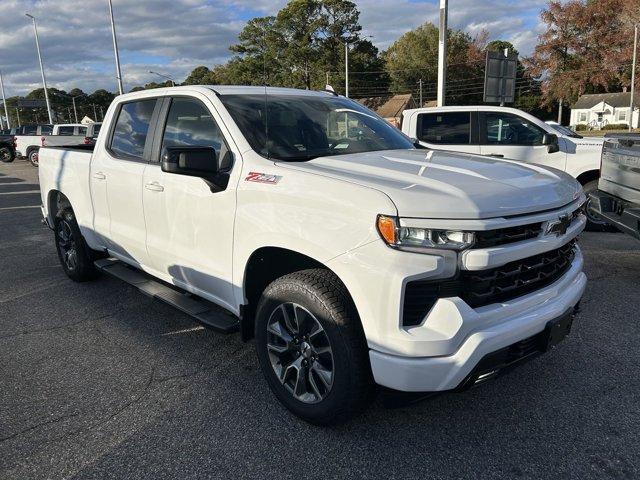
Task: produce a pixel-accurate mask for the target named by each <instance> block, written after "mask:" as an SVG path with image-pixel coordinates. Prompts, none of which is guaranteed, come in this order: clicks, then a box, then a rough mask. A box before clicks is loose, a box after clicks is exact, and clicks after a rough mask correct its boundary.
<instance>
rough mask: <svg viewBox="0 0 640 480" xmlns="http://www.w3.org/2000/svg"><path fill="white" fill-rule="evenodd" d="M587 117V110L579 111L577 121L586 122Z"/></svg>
mask: <svg viewBox="0 0 640 480" xmlns="http://www.w3.org/2000/svg"><path fill="white" fill-rule="evenodd" d="M587 118H588V114H587V112H579V113H578V121H579V122H586V121H587Z"/></svg>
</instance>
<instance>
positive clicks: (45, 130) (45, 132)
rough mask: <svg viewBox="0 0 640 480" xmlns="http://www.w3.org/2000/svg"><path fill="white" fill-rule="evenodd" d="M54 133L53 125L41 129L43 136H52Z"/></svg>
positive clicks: (43, 126)
mask: <svg viewBox="0 0 640 480" xmlns="http://www.w3.org/2000/svg"><path fill="white" fill-rule="evenodd" d="M52 133H53V125H42V127H40V134H41V135H51V134H52Z"/></svg>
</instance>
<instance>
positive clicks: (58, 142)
mask: <svg viewBox="0 0 640 480" xmlns="http://www.w3.org/2000/svg"><path fill="white" fill-rule="evenodd" d="M86 134H87V126H86V125H82V124H80V123H67V124H58V125H53V127H52V128H51V129H50V130H49V129H47V131H46V132H45V130H44V128H43V129H42V130H40V129H39V130H38V131H37V132H36V133H33V134H29V133H26V134H24V135H16V155H17V156H18V157H27V159H28V160H29V162H30V163H31V165H33V166H34V167H37V166H38V151H39V150H40V148H41V147H44V146H48V147H52V146H64V145H81V144H83V143H84V141H85V137H86Z"/></svg>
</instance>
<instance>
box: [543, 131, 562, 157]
mask: <svg viewBox="0 0 640 480" xmlns="http://www.w3.org/2000/svg"><path fill="white" fill-rule="evenodd" d="M542 145H546V146H547V152H549V153H555V152H559V151H560V145H558V136H557V135H556V134H555V133H545V134H544V135H543V136H542Z"/></svg>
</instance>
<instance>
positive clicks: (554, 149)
mask: <svg viewBox="0 0 640 480" xmlns="http://www.w3.org/2000/svg"><path fill="white" fill-rule="evenodd" d="M402 131H403V132H404V133H406V134H407V135H408V136H410V137H412V138H416V139H418V141H419V142H420V143H421V144H422V145H425V146H427V147H429V148H433V149H446V150H454V151H457V152H467V153H476V154H480V155H486V156H491V157H496V158H507V159H511V160H518V161H521V162H527V163H535V164H538V165H545V166H548V167H552V168H557V169H559V170H563V171H565V172H567V173H568V174H569V175H571V176H572V177H574V178H576V179H577V180H578V182H580V184H581V185H582V186H583V188H584V191H585V194H586V195H587V197H588V196H589V194H590V193H591V192H595V191H596V190H597V188H598V178H599V169H600V154H601V152H602V144H603V142H604V140H603V139H601V138H586V137H582V136H581V135H579V134H577V133H575V132H573V131H571V130H569V129H567V128H565V127H562V126H560V125H557V124H556V125H550V124H547V123H545V122H543V121H542V120H540V119H538V118H536V117H534V116H533V115H530V114H528V113H526V112H523V111H522V110H518V109H516V108H509V107H497V106H490V105H481V106H459V107H437V108H417V109H411V110H405V111H404V113H403V119H402ZM586 212H587V217H588V220H589V223H588V228H590V229H592V230H602V229H604V228H606V222H604V220H603V219H602V218H600V217H599V216H598V215H597V213H596V212H594V211H593V209H591V208H587V210H586Z"/></svg>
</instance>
